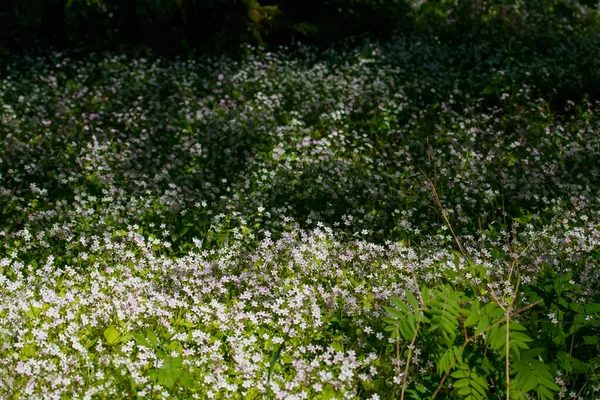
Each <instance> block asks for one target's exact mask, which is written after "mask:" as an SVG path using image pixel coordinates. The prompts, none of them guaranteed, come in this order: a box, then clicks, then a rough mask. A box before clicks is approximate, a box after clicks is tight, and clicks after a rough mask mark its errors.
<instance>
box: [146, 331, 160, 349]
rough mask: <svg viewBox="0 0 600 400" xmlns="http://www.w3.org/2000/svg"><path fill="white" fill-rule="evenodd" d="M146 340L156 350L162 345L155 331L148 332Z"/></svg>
mask: <svg viewBox="0 0 600 400" xmlns="http://www.w3.org/2000/svg"><path fill="white" fill-rule="evenodd" d="M146 339H147V341H148V343H149V344H150V346H151V347H152V348H154V349H156V348H158V345H159V344H160V342H159V340H158V337H157V336H156V333H154V331H151V330H148V331H146Z"/></svg>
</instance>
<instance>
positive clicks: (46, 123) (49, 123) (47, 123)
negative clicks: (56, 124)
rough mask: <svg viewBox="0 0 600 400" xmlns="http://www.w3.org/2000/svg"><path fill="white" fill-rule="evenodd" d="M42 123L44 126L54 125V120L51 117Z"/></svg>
mask: <svg viewBox="0 0 600 400" xmlns="http://www.w3.org/2000/svg"><path fill="white" fill-rule="evenodd" d="M42 124H44V126H50V125H52V121H50V120H49V119H45V120H43V121H42Z"/></svg>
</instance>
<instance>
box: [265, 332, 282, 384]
mask: <svg viewBox="0 0 600 400" xmlns="http://www.w3.org/2000/svg"><path fill="white" fill-rule="evenodd" d="M284 345H285V341H283V342H281V344H280V345H279V347H278V348H277V350H276V351H274V352H273V355H272V356H271V362H270V363H269V372H268V373H267V385H268V384H269V382H271V375H272V374H273V368H274V367H275V364H276V363H277V359H278V358H279V355H280V354H281V350H283V346H284Z"/></svg>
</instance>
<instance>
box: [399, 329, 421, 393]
mask: <svg viewBox="0 0 600 400" xmlns="http://www.w3.org/2000/svg"><path fill="white" fill-rule="evenodd" d="M420 324H421V318H419V319H418V320H417V327H416V328H415V333H414V335H413V337H412V340H411V341H410V346H409V347H408V357H406V368H404V376H403V377H402V393H401V394H400V400H404V394H405V392H406V385H407V383H408V368H409V367H410V362H411V359H412V351H413V348H414V347H415V342H416V341H417V333H418V332H419V325H420Z"/></svg>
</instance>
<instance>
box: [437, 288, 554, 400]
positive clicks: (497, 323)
mask: <svg viewBox="0 0 600 400" xmlns="http://www.w3.org/2000/svg"><path fill="white" fill-rule="evenodd" d="M543 301H544V300H538V301H536V302H534V303H531V304H528V305H526V306H525V307H523V308H520V309H518V310H517V311H515V312H513V313H512V315H513V316H515V315H519V314H521V313H523V312H525V311H527V310H529V309H531V308H533V307H535V306H537V305H538V304H540V303H541V302H543ZM506 321H507V319H506V317H504V318H502V319H499V320H498V321H496V322H494V323H493V324H491V325H490V326H488V327H487V328H485V329H484V330H482V331H481V332H480V333H479V334H482V333H485V332H487V331H489V330H490V329H492V328H494V327H496V326H497V325H500V324H502V323H504V322H506ZM473 338H474V336H471V337H470V338H468V339H467V340H465V342H464V343H463V345H462V349H463V350H464V349H465V347H467V345H468V344H469V343H470V342H472V341H473ZM507 347H508V346H507ZM454 361H456V357H455V358H454ZM448 374H449V371H448V372H446V373H445V374H444V376H443V377H442V380H441V381H440V384H439V385H438V387H437V389H436V390H435V392H433V396H431V400H434V399H435V397H436V396H437V395H438V393H439V392H440V390H441V389H442V386H443V385H444V382H445V381H446V379H447V378H448Z"/></svg>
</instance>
